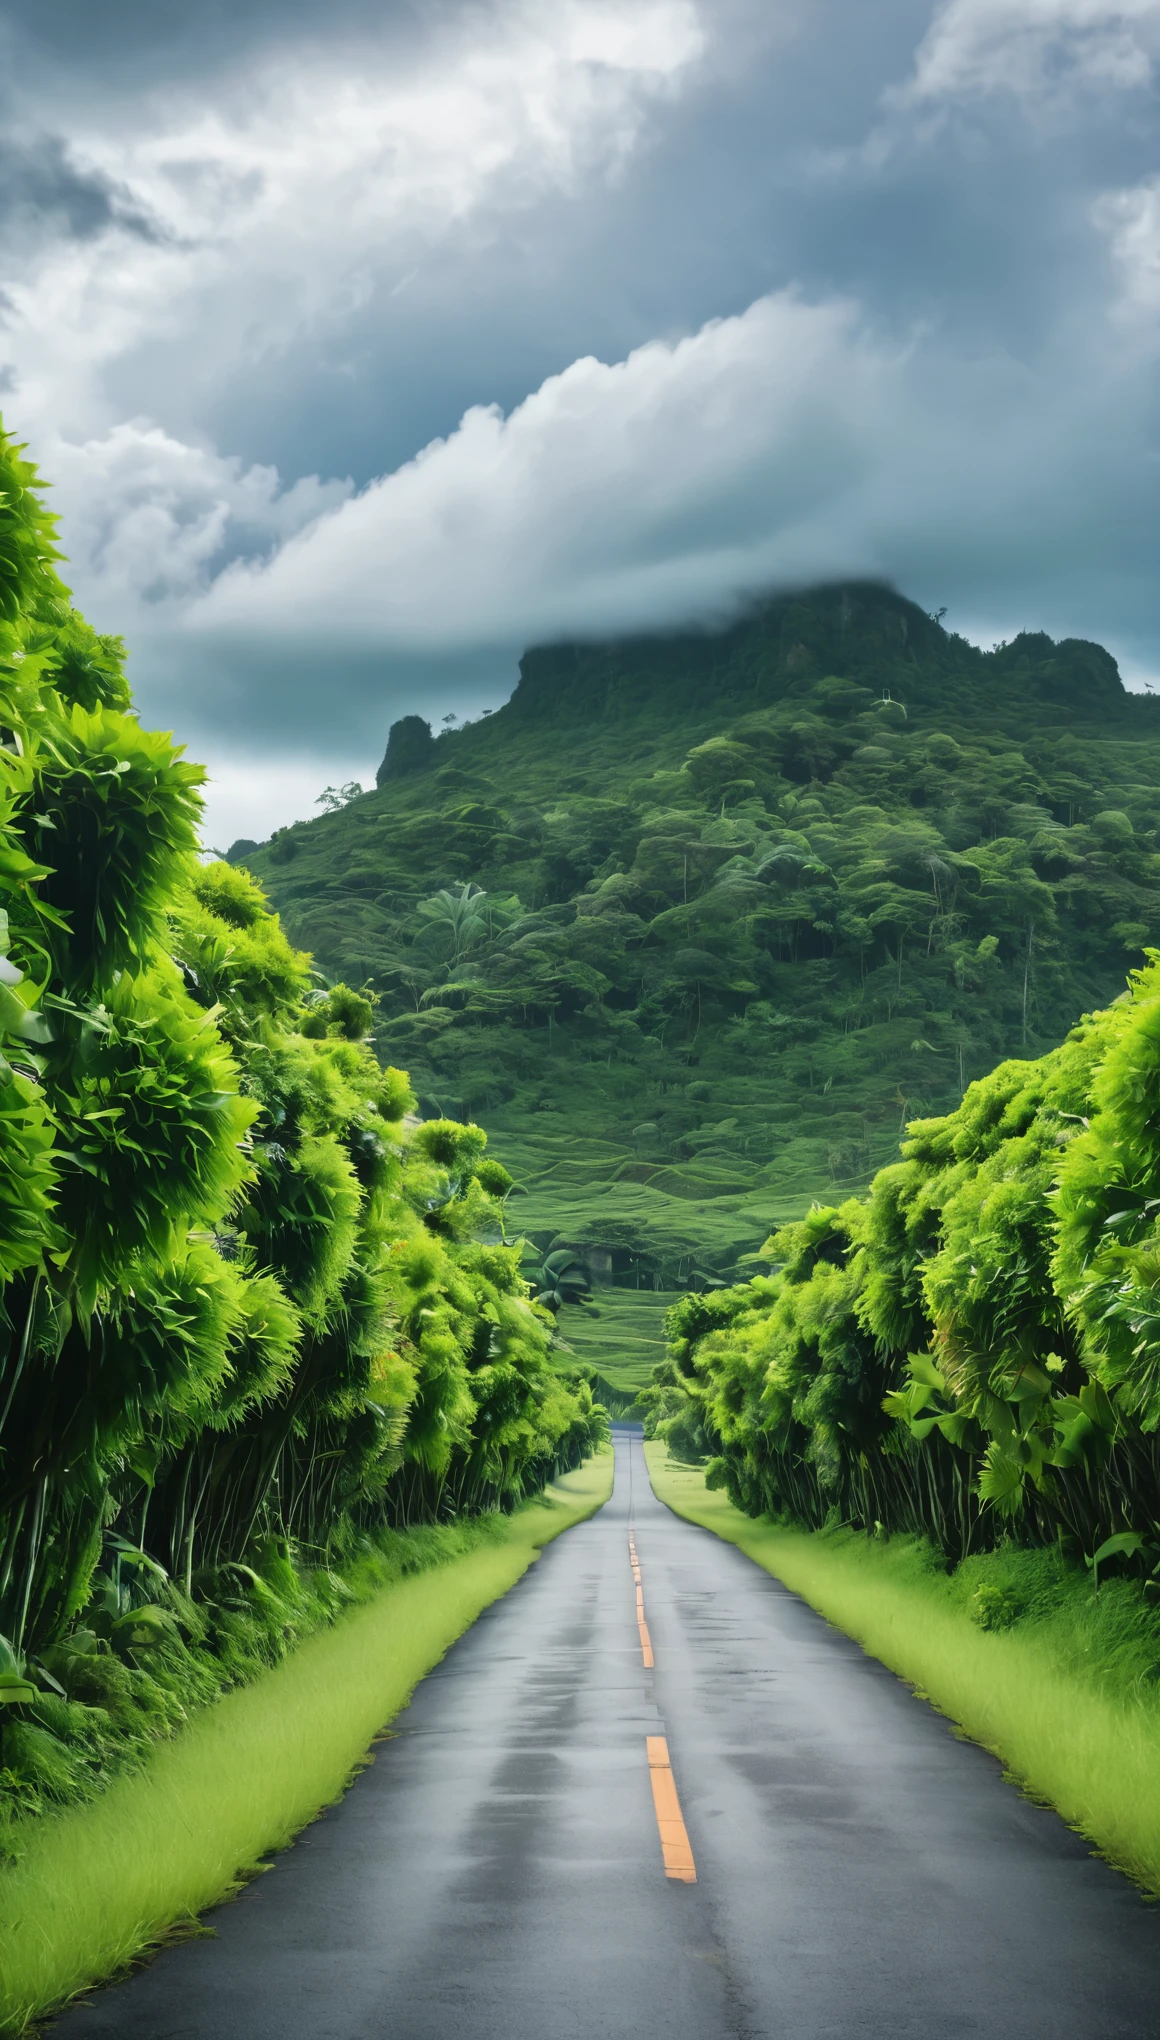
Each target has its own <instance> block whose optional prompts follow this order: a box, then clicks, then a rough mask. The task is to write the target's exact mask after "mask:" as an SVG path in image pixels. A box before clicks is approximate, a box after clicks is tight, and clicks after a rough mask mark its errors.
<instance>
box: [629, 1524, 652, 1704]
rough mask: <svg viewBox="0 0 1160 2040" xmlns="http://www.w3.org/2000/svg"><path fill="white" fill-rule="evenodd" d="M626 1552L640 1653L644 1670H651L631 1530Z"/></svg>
mask: <svg viewBox="0 0 1160 2040" xmlns="http://www.w3.org/2000/svg"><path fill="white" fill-rule="evenodd" d="M628 1552H629V1557H630V1558H631V1560H632V1577H633V1579H634V1580H635V1581H636V1629H637V1635H638V1636H639V1637H640V1654H641V1657H642V1658H643V1660H644V1668H645V1671H646V1672H651V1671H652V1669H653V1647H652V1638H651V1636H650V1635H649V1633H648V1623H647V1622H646V1621H645V1619H644V1588H643V1586H642V1585H641V1577H640V1560H639V1559H638V1558H637V1555H636V1539H635V1537H634V1536H633V1534H632V1531H631V1530H630V1531H629V1533H628Z"/></svg>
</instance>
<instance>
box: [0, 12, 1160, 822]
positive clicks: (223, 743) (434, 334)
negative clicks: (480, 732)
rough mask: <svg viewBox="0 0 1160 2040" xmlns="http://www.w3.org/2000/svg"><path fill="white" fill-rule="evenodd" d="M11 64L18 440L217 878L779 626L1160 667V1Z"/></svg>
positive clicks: (228, 36) (259, 34) (330, 24)
mask: <svg viewBox="0 0 1160 2040" xmlns="http://www.w3.org/2000/svg"><path fill="white" fill-rule="evenodd" d="M0 23H2V26H0V56H3V58H4V74H5V76H6V77H7V80H8V85H7V87H6V88H4V89H5V90H6V93H7V97H6V100H5V102H4V107H3V111H4V130H5V136H4V142H3V153H0V248H2V249H3V251H4V270H3V274H2V275H0V288H2V290H3V293H4V300H3V302H4V305H5V308H6V309H5V311H4V313H3V319H2V327H0V377H2V378H3V382H2V385H0V386H3V387H4V388H5V389H6V391H7V394H6V395H5V398H4V408H5V418H6V422H7V423H8V424H9V425H10V426H11V427H15V428H16V429H18V430H19V432H20V434H21V436H22V437H26V438H28V439H29V440H30V441H31V442H32V443H33V446H34V450H35V451H36V453H37V456H38V458H39V459H40V461H41V464H42V466H43V467H44V469H45V471H46V472H47V473H48V474H49V475H51V476H52V478H53V480H54V483H55V499H56V507H57V509H58V511H59V512H60V514H61V517H62V528H63V536H64V543H65V547H66V550H67V551H68V552H69V554H70V556H71V562H72V564H71V568H70V572H71V576H72V580H73V583H74V586H75V588H76V590H77V594H78V599H80V600H81V601H82V602H83V603H84V604H85V606H86V607H87V609H88V610H89V612H90V613H91V614H92V615H93V617H94V620H96V621H97V622H98V623H100V624H101V625H102V627H104V628H114V629H118V630H121V631H123V632H124V633H125V634H126V635H127V636H128V637H129V638H130V640H131V642H132V644H133V645H134V647H135V659H134V678H135V683H136V686H137V690H138V695H139V698H140V700H141V704H142V708H143V711H144V712H145V713H146V714H147V715H149V716H151V717H154V718H156V719H158V720H163V721H164V722H165V723H166V724H167V725H169V726H174V727H177V728H178V729H179V730H180V731H181V733H182V735H183V736H185V737H186V738H187V740H188V741H189V744H190V747H191V749H192V750H193V751H194V752H195V753H200V754H201V755H206V756H208V757H209V758H210V760H211V763H212V765H213V766H214V769H215V773H216V776H217V779H218V782H219V785H218V796H217V800H218V805H217V809H216V810H214V811H213V814H212V818H211V834H214V835H216V836H217V838H219V839H220V837H221V836H222V835H223V834H228V833H230V832H231V831H232V830H234V829H235V828H236V830H237V831H238V832H244V833H246V834H257V833H262V832H264V830H265V829H266V828H268V827H269V826H270V825H271V824H273V823H274V822H277V821H281V820H285V819H288V818H290V816H291V815H292V814H293V813H298V812H305V811H306V810H307V808H308V805H309V800H310V798H312V796H311V794H310V788H311V786H314V785H317V786H321V784H323V783H324V782H325V780H327V779H331V778H334V777H335V776H336V775H337V774H341V775H342V776H344V777H345V776H350V775H351V774H352V773H357V774H358V776H361V777H364V778H365V777H366V776H368V775H369V773H370V772H371V771H372V770H373V767H374V763H375V762H376V760H377V757H378V756H379V755H380V754H381V749H382V743H383V738H384V734H385V730H386V727H387V724H388V723H389V722H390V720H391V719H392V718H393V717H394V716H395V715H397V714H399V713H400V712H402V711H403V710H405V709H408V708H412V707H415V706H422V707H423V708H424V711H425V712H432V711H435V712H447V711H450V710H456V711H457V712H459V713H464V712H474V711H476V710H477V709H478V708H480V707H482V706H495V705H496V704H497V703H498V702H499V701H500V700H502V699H503V697H504V694H505V693H506V691H507V690H508V689H509V688H510V686H511V685H512V683H513V681H514V677H515V663H516V660H517V658H518V655H519V652H520V650H521V649H522V648H523V646H524V645H525V644H526V643H528V642H529V641H531V640H534V639H543V638H551V637H557V636H560V635H563V634H565V633H586V634H593V633H599V632H602V631H606V630H617V631H623V630H626V629H632V628H635V627H638V626H642V627H643V626H650V625H655V624H658V623H660V624H666V623H679V622H684V621H693V620H706V619H712V618H714V617H719V616H724V615H727V614H728V613H729V612H730V610H731V608H732V607H733V606H734V605H735V604H736V603H737V602H739V601H743V600H746V599H748V598H749V596H750V595H751V594H752V593H753V592H755V591H757V590H759V589H761V588H764V587H777V586H785V585H789V584H792V583H796V582H800V581H803V580H809V579H815V578H818V579H822V578H832V577H833V576H835V575H841V574H846V573H857V574H864V573H872V574H877V575H882V576H884V577H886V578H888V579H891V580H894V581H895V582H896V583H897V584H898V585H900V586H901V587H903V588H904V589H905V590H906V592H908V593H910V594H912V595H914V596H915V597H916V599H918V600H919V601H922V602H924V603H926V604H927V605H928V606H930V607H942V606H944V605H946V606H947V608H948V609H949V611H950V616H949V618H948V620H949V621H950V622H951V623H952V624H954V625H956V626H957V627H958V628H961V629H964V630H966V631H968V632H969V633H970V634H972V635H975V636H977V637H980V638H983V639H986V640H987V641H990V639H991V638H992V637H999V636H1006V635H1009V634H1011V633H1012V632H1013V631H1015V630H1017V629H1020V628H1023V627H1027V626H1042V627H1045V628H1047V629H1050V630H1053V631H1057V632H1064V631H1067V632H1073V633H1076V634H1080V635H1085V636H1092V637H1098V638H1101V639H1103V640H1104V641H1105V642H1107V643H1109V644H1110V645H1111V646H1112V647H1113V649H1115V650H1116V651H1117V652H1118V653H1119V655H1120V656H1121V657H1122V659H1123V660H1124V662H1125V667H1126V670H1127V671H1128V673H1129V675H1130V676H1133V675H1134V676H1138V677H1141V678H1142V677H1144V676H1146V675H1147V674H1149V673H1155V672H1156V670H1157V668H1158V667H1160V596H1158V594H1157V589H1156V582H1155V574H1154V553H1155V538H1156V516H1157V504H1156V475H1157V461H1156V450H1157V448H1156V439H1157V432H1156V426H1157V420H1156V389H1157V381H1156V314H1157V310H1158V309H1160V162H1158V159H1157V151H1156V138H1157V119H1156V97H1155V84H1156V65H1157V61H1158V59H1160V0H1121V4H1119V5H1106V4H1101V0H944V4H939V5H934V4H931V0H883V4H882V5H880V6H878V7H875V8H873V9H868V8H866V7H865V5H864V4H863V0H814V4H812V5H811V6H810V7H809V8H808V9H807V8H804V7H802V6H801V5H800V4H795V5H792V6H791V5H789V4H777V0H773V4H770V0H764V4H761V5H757V4H750V0H617V4H616V5H607V4H604V0H536V4H535V5H531V4H515V0H495V4H493V5H490V6H485V7H480V6H470V7H465V6H455V5H449V6H445V7H443V8H441V9H438V10H430V9H418V8H413V7H398V8H383V7H382V6H381V5H380V6H374V7H371V6H370V5H361V4H353V0H345V4H341V0H340V4H338V5H329V6H327V7H326V8H323V7H322V6H321V5H320V4H318V0H295V4H294V5H288V4H279V5H278V6H274V5H272V4H270V5H267V4H265V0H238V4H233V5H231V6H230V7H229V8H226V7H225V6H211V7H207V8H204V9H199V10H197V14H196V20H194V18H193V17H192V15H191V14H190V13H188V12H187V11H182V12H181V13H180V14H179V13H178V12H177V11H176V10H161V9H156V8H154V7H149V6H146V5H144V4H143V0H142V4H139V5H132V6H130V5H127V4H124V0H115V4H110V5H108V6H106V7H104V8H102V9H101V10H100V21H99V33H98V32H97V29H98V25H97V23H96V17H95V16H94V13H93V10H91V9H85V8H81V7H75V8H74V7H72V6H70V5H67V4H65V0H47V4H45V0H40V4H38V5H37V6H36V7H35V8H33V7H32V6H31V5H29V6H27V7H26V6H23V5H21V6H10V7H9V8H8V9H7V12H6V13H5V12H4V10H3V9H2V8H0ZM321 699H325V713H320V707H319V704H320V700H321ZM304 803H305V804H306V805H305V806H304Z"/></svg>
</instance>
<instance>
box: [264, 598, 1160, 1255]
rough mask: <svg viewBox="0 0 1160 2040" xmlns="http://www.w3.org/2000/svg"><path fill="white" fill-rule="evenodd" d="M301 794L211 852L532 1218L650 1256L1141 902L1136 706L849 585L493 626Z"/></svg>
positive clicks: (1029, 994)
mask: <svg viewBox="0 0 1160 2040" xmlns="http://www.w3.org/2000/svg"><path fill="white" fill-rule="evenodd" d="M331 802H332V809H333V811H331V812H329V813H326V814H323V815H322V816H320V817H319V818H317V819H315V820H313V821H311V822H308V823H299V824H296V825H295V826H294V827H292V828H289V829H286V830H283V831H280V832H279V833H278V835H277V836H276V837H275V838H274V839H273V840H272V841H270V842H269V843H266V844H263V845H261V846H256V845H254V844H250V843H244V844H239V845H236V846H234V848H233V849H232V851H231V852H230V855H231V857H232V858H233V859H234V860H235V861H238V862H244V863H245V864H247V865H248V866H249V867H250V868H251V869H252V870H253V871H254V872H256V873H258V874H259V875H260V877H261V879H262V882H263V884H264V885H266V886H267V887H268V889H269V891H270V893H271V895H272V897H273V899H274V901H275V902H276V904H277V905H278V907H279V908H280V909H281V911H282V914H283V917H284V919H285V921H286V924H287V927H288V928H289V929H290V931H291V933H292V934H293V936H294V938H295V939H296V940H298V941H301V942H303V943H305V944H306V945H308V946H309V947H310V948H311V949H312V950H313V951H314V953H315V955H316V956H317V957H318V959H319V961H320V962H321V963H322V964H323V965H324V967H325V968H326V969H327V970H328V971H330V972H332V973H333V974H334V975H335V976H337V977H341V978H343V979H345V980H346V981H347V982H349V983H351V984H357V985H360V986H362V985H366V986H368V987H369V988H370V989H371V991H372V992H373V993H374V994H375V995H376V996H377V997H378V998H379V999H380V1000H381V1005H380V1008H379V1013H378V1018H377V1033H376V1039H377V1041H378V1044H379V1047H380V1052H381V1053H382V1054H383V1055H384V1056H385V1057H387V1058H389V1059H392V1060H394V1061H397V1062H400V1063H403V1064H405V1066H406V1067H407V1068H408V1069H409V1070H410V1072H411V1076H412V1080H413V1082H414V1083H415V1084H416V1086H417V1089H418V1093H419V1097H420V1100H421V1102H422V1105H423V1108H424V1109H425V1110H426V1111H430V1112H436V1111H439V1112H449V1113H454V1114H457V1115H461V1116H463V1115H470V1114H472V1113H478V1114H479V1115H481V1116H485V1117H486V1119H487V1122H488V1124H489V1126H490V1127H491V1128H492V1129H493V1132H494V1134H495V1136H496V1138H497V1139H502V1144H503V1150H504V1154H505V1156H506V1158H507V1160H508V1162H509V1165H511V1166H512V1167H513V1168H514V1169H515V1172H516V1175H517V1177H518V1179H519V1182H520V1184H521V1187H522V1188H523V1189H524V1190H525V1191H526V1192H527V1193H528V1194H527V1195H526V1196H525V1197H524V1198H523V1200H522V1202H519V1203H518V1205H517V1204H513V1211H515V1210H517V1209H518V1212H519V1223H520V1224H521V1226H522V1227H524V1228H526V1229H529V1230H531V1231H532V1232H533V1233H534V1235H535V1237H536V1238H537V1240H538V1241H539V1243H540V1244H541V1246H543V1247H548V1246H549V1245H551V1244H552V1243H553V1242H554V1243H555V1244H556V1245H557V1246H561V1245H570V1246H573V1247H576V1248H578V1249H580V1250H581V1251H582V1252H583V1253H584V1254H585V1255H586V1256H587V1257H588V1259H589V1262H590V1263H592V1264H594V1265H595V1266H596V1267H597V1269H600V1268H601V1267H603V1268H605V1269H606V1271H607V1270H609V1269H610V1270H611V1271H612V1272H613V1273H614V1274H616V1276H617V1278H618V1279H619V1280H620V1281H622V1282H623V1281H628V1280H634V1279H643V1280H645V1281H646V1282H648V1283H650V1284H652V1283H655V1284H658V1285H660V1286H661V1287H663V1288H665V1289H668V1290H672V1289H675V1288H677V1287H681V1286H684V1285H685V1284H686V1283H690V1282H691V1283H693V1284H694V1285H696V1284H698V1283H701V1282H703V1281H705V1280H707V1279H712V1278H718V1279H719V1278H722V1277H727V1276H729V1275H730V1274H735V1273H736V1271H737V1270H738V1268H739V1266H740V1265H741V1263H742V1258H743V1257H744V1255H745V1254H746V1253H752V1252H753V1251H755V1250H756V1249H757V1248H758V1247H759V1246H760V1244H761V1242H762V1240H763V1239H764V1237H765V1235H766V1234H767V1233H768V1231H769V1230H770V1227H771V1226H772V1225H773V1224H774V1223H776V1221H777V1220H778V1219H779V1218H788V1217H790V1216H792V1215H795V1214H797V1213H799V1212H800V1211H801V1210H802V1209H803V1208H804V1206H805V1204H806V1203H807V1202H808V1201H809V1199H810V1198H811V1197H812V1196H815V1195H818V1194H822V1195H824V1196H825V1197H826V1198H827V1199H829V1198H832V1197H833V1196H835V1195H840V1194H842V1193H843V1192H846V1191H850V1190H853V1189H856V1188H859V1187H861V1186H863V1185H865V1184H866V1183H867V1182H868V1181H869V1180H870V1177H871V1176H872V1174H873V1172H874V1170H875V1168H876V1167H878V1166H879V1165H880V1164H881V1163H883V1162H884V1161H886V1160H887V1159H888V1158H889V1157H890V1156H891V1155H892V1154H893V1152H894V1151H895V1149H896V1144H897V1141H898V1138H899V1135H900V1133H901V1132H902V1129H903V1127H904V1125H905V1123H906V1122H907V1121H908V1120H909V1119H912V1118H915V1117H918V1116H922V1115H929V1114H932V1113H937V1112H940V1111H946V1110H947V1109H949V1108H950V1107H952V1106H954V1105H955V1104H956V1103H957V1102H958V1100H959V1099H960V1098H961V1096H962V1095H963V1092H964V1090H965V1089H966V1087H967V1086H968V1084H969V1083H970V1082H971V1080H972V1079H974V1078H976V1077H979V1076H981V1075H982V1074H983V1073H984V1072H986V1071H987V1070H989V1069H990V1068H991V1067H992V1066H993V1065H994V1064H995V1063H996V1062H997V1061H999V1060H1000V1059H1001V1058H1002V1057H1004V1056H1010V1055H1012V1054H1035V1053H1038V1052H1039V1051H1041V1050H1043V1049H1045V1048H1047V1047H1048V1046H1050V1045H1053V1044H1055V1043H1056V1042H1058V1041H1059V1040H1060V1038H1061V1037H1062V1036H1063V1035H1064V1034H1065V1033H1066V1031H1067V1029H1068V1028H1069V1027H1070V1026H1071V1025H1072V1024H1073V1023H1074V1022H1075V1021H1076V1020H1078V1018H1079V1017H1080V1015H1081V1014H1082V1013H1084V1012H1085V1011H1087V1010H1090V1009H1091V1008H1093V1007H1095V1006H1099V1005H1102V1004H1105V1003H1106V1002H1107V1001H1108V1000H1109V999H1111V998H1113V997H1115V996H1116V995H1117V994H1118V992H1119V991H1120V990H1121V988H1122V985H1123V981H1124V974H1125V971H1126V969H1127V968H1128V967H1129V966H1130V965H1131V964H1132V963H1133V962H1139V961H1140V959H1141V952H1142V949H1143V948H1144V946H1145V945H1146V944H1147V943H1148V942H1149V941H1151V940H1153V939H1157V938H1160V856H1158V854H1157V851H1158V846H1160V705H1158V704H1157V703H1156V702H1155V701H1153V700H1152V699H1151V698H1149V697H1145V696H1139V695H1129V694H1128V693H1126V691H1125V690H1124V688H1123V686H1122V684H1121V681H1120V678H1119V675H1118V672H1117V669H1116V666H1115V663H1114V661H1113V660H1112V658H1111V657H1110V656H1109V654H1108V653H1107V652H1106V651H1104V650H1102V649H1101V647H1100V646H1098V645H1095V644H1089V643H1084V642H1079V641H1066V642H1064V643H1060V644H1056V643H1053V642H1052V640H1051V639H1050V638H1048V637H1046V636H1044V635H1042V634H1041V633H1035V632H1027V633H1024V634H1023V635H1021V636H1019V637H1017V638H1016V639H1015V640H1014V641H1013V642H1012V643H1010V644H1006V645H1002V646H998V647H996V648H995V649H994V650H993V651H991V652H982V651H980V650H978V649H977V648H976V647H974V646H973V645H970V644H968V643H967V642H966V641H965V640H964V639H962V638H961V637H957V636H955V635H953V634H951V633H950V632H948V631H947V630H946V629H945V628H944V627H943V624H942V622H941V620H939V619H932V618H931V617H929V616H927V615H926V614H924V612H923V611H922V610H920V609H918V608H917V607H916V606H915V605H914V604H913V603H910V602H908V601H905V600H904V599H903V598H902V597H901V596H899V595H897V594H895V593H893V592H891V591H890V590H888V589H886V588H883V587H879V586H874V585H859V586H836V587H832V588H826V589H821V590H817V591H815V592H813V593H810V594H807V595H803V596H800V597H794V598H787V599H780V600H777V601H772V602H767V603H765V604H763V605H760V606H758V607H756V608H755V609H754V610H753V611H752V613H751V614H750V615H748V616H747V617H746V618H745V619H744V620H742V621H741V622H739V623H737V624H735V625H734V626H733V627H731V628H730V629H728V630H724V631H721V632H719V633H716V634H714V633H710V632H699V633H695V632H689V633H684V634H680V635H672V636H655V637H647V638H639V639H631V640H625V641H623V642H619V643H608V644H589V645H582V644H576V645H562V646H556V647H550V648H547V649H541V650H537V651H532V652H529V653H528V654H527V656H526V657H525V658H524V660H523V661H522V664H521V670H520V681H519V685H518V687H517V688H516V690H515V693H514V694H513V696H512V698H511V700H510V701H509V702H508V703H507V704H506V706H505V707H503V708H502V709H500V710H498V711H497V712H496V713H495V714H494V715H490V716H488V717H485V718H481V719H480V720H478V721H476V722H474V723H471V724H470V725H468V726H465V727H463V728H459V729H454V728H452V729H446V730H444V731H443V732H442V733H440V734H439V735H437V736H432V733H431V731H430V729H429V727H428V725H427V724H426V723H425V722H424V721H423V720H422V719H421V718H419V717H417V716H411V717H407V718H405V719H404V720H403V721H402V722H400V723H397V724H396V725H395V727H394V728H393V729H392V731H391V735H390V743H389V745H388V748H387V754H386V757H385V759H384V761H383V765H382V768H381V770H380V773H379V784H378V786H377V788H376V789H375V790H373V791H370V792H367V793H360V792H359V791H358V790H356V789H344V790H343V792H342V794H340V795H335V796H332V797H331Z"/></svg>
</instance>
